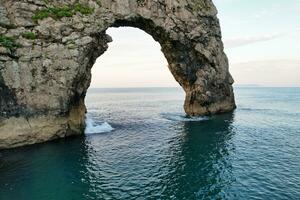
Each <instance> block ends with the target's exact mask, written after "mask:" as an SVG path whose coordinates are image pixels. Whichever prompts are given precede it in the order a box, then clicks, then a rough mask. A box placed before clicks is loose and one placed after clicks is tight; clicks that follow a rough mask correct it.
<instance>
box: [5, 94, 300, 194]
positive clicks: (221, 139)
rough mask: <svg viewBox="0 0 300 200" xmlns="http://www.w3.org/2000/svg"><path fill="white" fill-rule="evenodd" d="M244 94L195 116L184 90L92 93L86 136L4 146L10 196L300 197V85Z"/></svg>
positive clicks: (89, 100)
mask: <svg viewBox="0 0 300 200" xmlns="http://www.w3.org/2000/svg"><path fill="white" fill-rule="evenodd" d="M235 94H236V100H237V105H238V109H237V110H236V111H235V112H234V113H232V114H225V115H219V116H213V117H208V118H188V117H185V115H184V112H183V109H182V104H183V99H184V95H183V92H182V91H181V89H176V88H161V89H157V88H156V89H155V88H142V89H97V90H95V89H93V90H90V91H89V94H88V96H87V100H86V104H87V107H88V112H89V113H88V119H87V124H88V127H87V130H86V136H85V137H77V138H69V139H66V140H59V141H55V142H50V143H46V144H40V145H34V146H30V147H25V148H19V149H14V150H10V151H0V199H1V200H23V199H24V200H27V199H28V200H50V199H53V200H81V199H125V200H130V199H140V200H143V199H177V200H184V199H186V200H193V199H272V200H273V199H275V200H276V199H280V200H281V199H295V200H297V199H300V88H235Z"/></svg>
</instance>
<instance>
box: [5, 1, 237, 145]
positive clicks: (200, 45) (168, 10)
mask: <svg viewBox="0 0 300 200" xmlns="http://www.w3.org/2000/svg"><path fill="white" fill-rule="evenodd" d="M74 2H75V1H74V0H66V1H58V0H53V1H48V3H46V1H42V0H18V1H12V0H0V27H1V28H0V34H4V35H6V36H9V37H13V38H15V42H16V44H19V46H18V45H16V46H15V47H14V48H12V49H11V48H8V47H5V46H0V119H1V120H0V149H3V148H12V147H18V146H23V145H28V144H34V143H39V142H44V141H48V140H53V139H56V138H61V137H66V136H69V135H80V134H83V130H84V127H85V111H86V109H85V105H84V98H85V95H86V92H87V89H88V87H89V85H90V81H91V68H92V66H93V64H94V63H95V61H96V59H97V58H98V57H99V56H101V55H102V54H103V53H104V52H105V51H106V50H107V48H108V43H109V42H111V41H112V39H111V37H110V36H108V35H106V33H105V31H106V30H107V29H108V28H109V27H119V26H132V27H136V28H140V29H142V30H144V31H146V32H147V33H149V34H150V35H151V36H153V38H154V39H155V40H156V41H158V42H159V43H160V45H161V47H162V52H163V53H164V55H165V57H166V59H167V61H168V63H169V65H168V67H169V69H170V71H171V73H172V74H173V76H174V78H175V79H176V81H177V82H178V83H179V84H180V85H181V86H182V87H183V89H184V91H185V92H186V99H185V103H184V109H185V111H186V113H187V114H188V115H191V116H195V115H211V114H217V113H223V112H230V111H232V110H233V109H234V108H235V101H234V94H233V89H232V84H233V79H232V77H231V75H230V73H229V70H228V60H227V57H226V55H225V53H224V51H223V43H222V39H221V31H220V25H219V21H218V18H217V16H216V15H217V10H216V8H215V6H214V5H213V3H212V1H211V0H197V1H196V0H155V1H154V0H153V1H149V0H146V1H145V2H144V3H142V4H141V3H137V1H136V0H114V1H112V0H102V1H101V6H99V5H98V4H97V3H96V2H95V1H93V0H81V1H80V3H82V4H84V5H86V6H89V7H90V8H91V11H92V12H91V13H90V14H82V13H79V12H76V13H75V14H74V15H73V16H70V17H62V18H59V17H53V16H51V15H50V16H49V17H47V18H41V19H38V20H36V21H34V20H33V19H32V17H33V16H34V15H35V14H36V12H37V11H38V10H42V9H45V8H46V7H56V8H59V7H66V6H67V7H68V6H69V7H71V6H72V5H73V4H74ZM28 31H30V32H34V33H36V34H37V38H33V39H28V38H27V39H26V38H24V37H23V34H24V32H28ZM129 48H130V47H129Z"/></svg>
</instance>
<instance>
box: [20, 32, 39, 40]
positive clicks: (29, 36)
mask: <svg viewBox="0 0 300 200" xmlns="http://www.w3.org/2000/svg"><path fill="white" fill-rule="evenodd" d="M22 36H23V37H24V38H26V39H28V40H35V39H36V38H37V34H36V33H34V32H25V33H23V34H22Z"/></svg>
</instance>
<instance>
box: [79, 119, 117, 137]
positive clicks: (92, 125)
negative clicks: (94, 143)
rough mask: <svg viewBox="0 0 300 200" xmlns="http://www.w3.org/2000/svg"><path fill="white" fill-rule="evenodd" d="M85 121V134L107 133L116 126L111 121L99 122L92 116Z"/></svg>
mask: <svg viewBox="0 0 300 200" xmlns="http://www.w3.org/2000/svg"><path fill="white" fill-rule="evenodd" d="M85 123H86V128H85V134H95V133H105V132H110V131H112V130H114V128H113V127H112V126H111V125H110V124H109V123H107V122H104V123H97V122H95V121H94V120H93V119H91V118H87V119H86V121H85Z"/></svg>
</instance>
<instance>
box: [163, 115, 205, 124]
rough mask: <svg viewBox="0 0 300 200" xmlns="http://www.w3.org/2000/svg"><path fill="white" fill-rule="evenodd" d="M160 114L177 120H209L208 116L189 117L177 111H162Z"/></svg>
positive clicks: (171, 119)
mask: <svg viewBox="0 0 300 200" xmlns="http://www.w3.org/2000/svg"><path fill="white" fill-rule="evenodd" d="M161 115H162V117H163V118H165V119H167V120H170V121H178V122H198V121H206V120H209V117H189V116H187V115H183V114H177V113H163V114H161Z"/></svg>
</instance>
